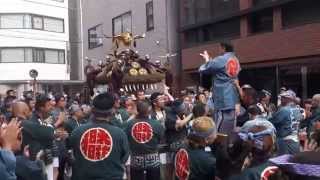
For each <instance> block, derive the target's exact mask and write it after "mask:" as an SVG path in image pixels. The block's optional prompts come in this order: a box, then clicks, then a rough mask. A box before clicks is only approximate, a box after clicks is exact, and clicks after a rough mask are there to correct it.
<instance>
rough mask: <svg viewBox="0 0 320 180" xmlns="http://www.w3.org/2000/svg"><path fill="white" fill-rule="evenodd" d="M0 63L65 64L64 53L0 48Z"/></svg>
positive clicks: (36, 49)
mask: <svg viewBox="0 0 320 180" xmlns="http://www.w3.org/2000/svg"><path fill="white" fill-rule="evenodd" d="M0 62H1V63H51V64H65V51H64V50H59V49H44V48H32V47H21V48H20V47H19V48H9V47H8V48H0Z"/></svg>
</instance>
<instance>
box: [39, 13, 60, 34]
mask: <svg viewBox="0 0 320 180" xmlns="http://www.w3.org/2000/svg"><path fill="white" fill-rule="evenodd" d="M43 25H44V26H43V29H44V30H46V31H52V32H59V33H62V32H64V21H63V20H61V19H53V18H48V17H45V18H43Z"/></svg>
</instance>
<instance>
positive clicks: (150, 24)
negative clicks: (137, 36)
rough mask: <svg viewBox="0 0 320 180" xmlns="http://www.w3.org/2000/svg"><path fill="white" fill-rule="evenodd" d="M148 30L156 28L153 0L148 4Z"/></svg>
mask: <svg viewBox="0 0 320 180" xmlns="http://www.w3.org/2000/svg"><path fill="white" fill-rule="evenodd" d="M146 19H147V31H150V30H153V29H154V18H153V1H149V2H148V3H147V4H146Z"/></svg>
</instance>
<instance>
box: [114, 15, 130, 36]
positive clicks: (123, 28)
mask: <svg viewBox="0 0 320 180" xmlns="http://www.w3.org/2000/svg"><path fill="white" fill-rule="evenodd" d="M131 29H132V18H131V12H127V13H124V14H122V15H120V16H118V17H115V18H113V19H112V30H113V31H112V32H113V35H118V34H121V33H123V32H131V31H132V30H131Z"/></svg>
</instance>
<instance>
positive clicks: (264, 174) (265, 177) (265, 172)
mask: <svg viewBox="0 0 320 180" xmlns="http://www.w3.org/2000/svg"><path fill="white" fill-rule="evenodd" d="M278 170H279V168H278V167H277V166H269V167H267V168H266V169H264V170H263V171H262V173H261V180H268V179H269V177H270V176H271V175H272V174H274V173H276V171H278Z"/></svg>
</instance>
